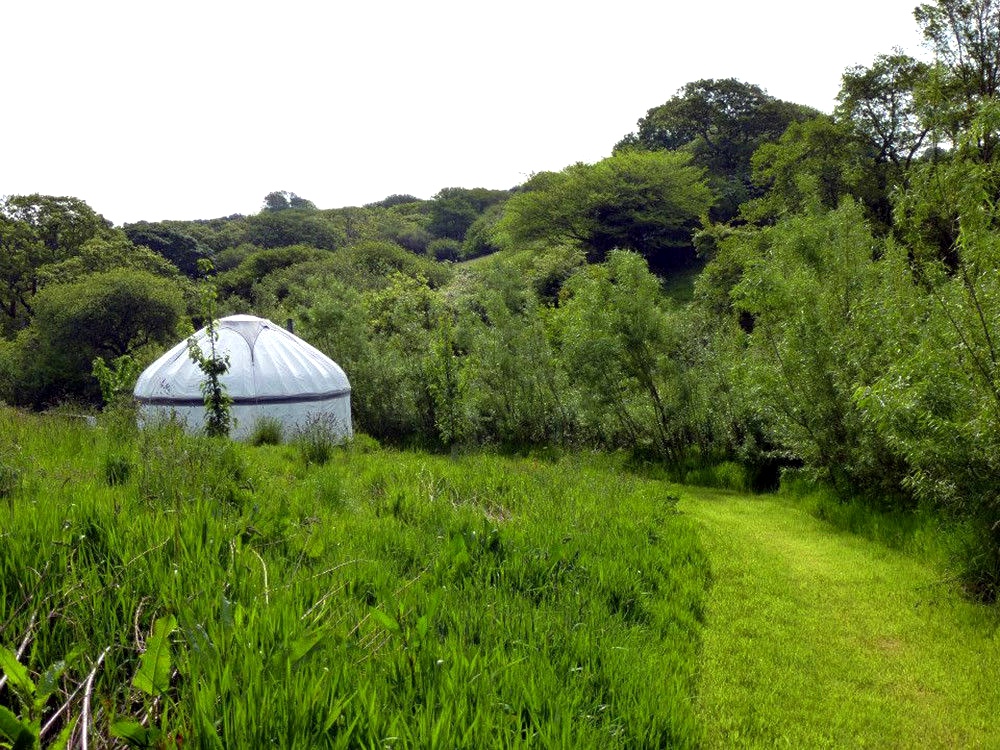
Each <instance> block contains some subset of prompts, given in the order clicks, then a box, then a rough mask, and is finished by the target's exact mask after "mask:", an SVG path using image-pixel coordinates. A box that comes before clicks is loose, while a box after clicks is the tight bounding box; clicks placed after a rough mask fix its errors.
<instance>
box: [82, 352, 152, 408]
mask: <svg viewBox="0 0 1000 750" xmlns="http://www.w3.org/2000/svg"><path fill="white" fill-rule="evenodd" d="M91 368H92V372H93V374H94V378H96V380H97V384H98V385H99V386H100V388H101V398H102V399H103V401H104V405H105V406H111V405H114V404H120V403H122V402H124V401H125V400H126V399H128V398H130V397H131V396H132V390H133V389H134V388H135V382H136V380H138V379H139V374H140V373H141V372H142V366H141V365H140V364H139V363H138V362H136V361H135V359H133V358H132V357H131V356H130V355H128V354H123V355H121V356H120V357H115V358H114V359H113V360H112V361H111V366H110V367H108V364H107V362H105V361H104V358H103V357H95V358H94V360H93V362H92V363H91Z"/></svg>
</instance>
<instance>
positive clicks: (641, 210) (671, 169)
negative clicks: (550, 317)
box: [498, 151, 715, 267]
mask: <svg viewBox="0 0 1000 750" xmlns="http://www.w3.org/2000/svg"><path fill="white" fill-rule="evenodd" d="M690 162H691V157H690V156H689V155H687V154H683V153H680V152H670V151H622V152H620V153H617V154H615V155H614V156H611V157H608V158H607V159H604V160H602V161H600V162H598V163H597V164H582V163H580V164H574V165H572V166H569V167H567V168H566V169H564V170H563V171H562V172H558V173H555V172H543V173H541V174H539V175H536V176H535V177H533V178H532V179H531V180H529V181H528V182H527V183H526V184H525V185H524V191H523V192H519V193H517V194H515V195H514V196H513V197H512V198H511V199H510V200H509V201H508V202H507V204H506V206H505V207H504V216H503V218H502V220H501V221H500V224H499V227H498V228H499V230H500V231H501V232H503V233H505V234H506V235H507V237H508V238H509V240H510V241H512V242H514V243H526V242H533V241H536V240H543V241H545V242H548V243H550V244H558V243H560V242H565V241H569V242H573V243H576V244H578V245H579V246H580V247H581V248H583V249H584V250H586V252H587V254H588V256H589V257H590V259H591V260H597V261H599V260H602V259H603V258H604V257H605V256H606V255H607V253H608V252H609V251H611V250H612V249H614V248H622V249H629V250H634V251H635V252H637V253H640V254H642V255H644V256H645V257H646V258H647V260H648V261H649V262H650V263H651V264H653V265H655V266H657V267H671V266H673V267H676V266H680V265H684V264H686V263H688V262H690V261H691V260H692V258H693V251H692V249H691V234H692V231H693V230H694V228H695V227H696V226H697V224H698V221H699V218H700V217H702V216H704V215H705V214H706V213H707V212H708V209H709V208H710V207H711V206H712V204H713V203H714V200H715V198H714V196H713V194H712V191H711V190H710V189H709V188H708V186H707V185H706V184H705V181H704V172H703V170H701V169H698V168H696V167H693V166H691V163H690Z"/></svg>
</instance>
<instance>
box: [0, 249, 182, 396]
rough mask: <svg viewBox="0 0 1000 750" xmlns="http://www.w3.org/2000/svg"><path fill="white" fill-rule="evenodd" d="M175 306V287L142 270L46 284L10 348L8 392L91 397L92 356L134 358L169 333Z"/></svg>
mask: <svg viewBox="0 0 1000 750" xmlns="http://www.w3.org/2000/svg"><path fill="white" fill-rule="evenodd" d="M182 310H183V300H182V297H181V294H180V292H179V290H178V289H177V288H176V287H175V286H173V285H172V284H169V283H164V281H163V279H160V278H157V277H155V276H152V275H150V274H148V273H146V272H143V271H134V270H128V269H123V270H119V271H108V272H105V273H95V274H90V275H87V276H84V277H83V278H82V279H80V280H79V281H76V282H73V283H70V284H57V285H53V286H50V287H47V288H46V289H44V290H43V291H42V292H39V294H38V295H37V297H36V300H35V315H34V318H33V320H32V322H31V325H30V326H29V327H28V328H27V329H25V330H24V331H22V332H21V334H20V335H19V337H18V339H17V341H16V345H15V347H14V349H13V350H12V352H11V353H12V357H13V360H14V362H13V365H14V368H13V369H14V373H15V380H14V383H13V387H12V389H11V396H12V399H13V400H14V402H15V403H21V404H33V405H35V406H39V405H42V404H46V403H52V402H55V401H58V400H62V399H65V398H68V397H75V398H81V399H85V400H87V401H90V402H93V403H97V402H99V400H100V393H99V392H98V390H97V385H98V384H97V381H96V380H95V379H94V378H93V377H91V373H92V371H93V364H92V363H93V360H94V359H95V358H96V357H112V358H116V359H117V358H120V357H123V356H133V357H134V356H136V355H138V354H139V353H140V352H142V351H143V349H144V348H145V347H147V346H150V345H153V344H158V343H160V342H163V341H166V340H169V339H170V338H171V337H172V336H173V335H174V332H175V330H176V327H177V324H178V322H179V320H180V317H181V312H182Z"/></svg>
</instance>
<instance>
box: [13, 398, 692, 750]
mask: <svg viewBox="0 0 1000 750" xmlns="http://www.w3.org/2000/svg"><path fill="white" fill-rule="evenodd" d="M0 456H3V457H4V458H3V462H4V467H5V472H6V473H5V476H8V477H15V478H16V481H13V480H8V481H7V482H6V484H5V487H7V489H6V490H5V495H4V496H2V497H0V514H2V517H3V523H2V524H0V647H2V648H0V664H4V665H5V667H4V671H5V674H9V675H14V676H13V677H12V678H11V679H10V680H8V683H7V685H5V686H4V687H3V688H0V738H2V737H3V736H4V732H5V731H7V732H8V741H9V742H10V743H11V744H13V742H14V740H12V739H10V734H9V732H15V730H16V731H22V730H17V729H16V727H18V726H20V727H23V731H25V732H28V734H29V735H31V736H35V737H37V735H38V733H39V732H41V733H42V734H43V738H42V740H43V744H45V745H47V744H48V743H49V742H51V741H53V740H54V739H55V738H56V736H57V735H59V734H60V733H62V739H67V738H71V737H72V738H75V741H77V742H78V740H79V739H80V737H81V735H83V734H84V733H86V734H88V735H89V736H90V737H91V739H92V740H98V743H97V744H98V746H110V745H114V744H115V743H117V746H121V745H122V744H123V743H124V741H125V738H128V741H129V743H130V744H131V745H132V746H140V747H141V746H149V747H155V746H161V745H164V744H166V745H169V746H173V745H179V744H180V741H181V740H180V738H184V740H183V741H184V743H185V745H186V746H191V747H237V746H241V747H262V746H281V747H359V748H360V747H365V748H367V747H379V748H383V747H441V748H455V747H584V748H585V747H593V748H615V747H620V748H626V747H627V748H636V747H638V748H642V747H664V746H674V747H686V746H696V745H697V744H698V743H699V741H700V725H699V721H698V718H697V716H696V714H695V709H694V690H695V684H696V678H697V674H696V671H697V655H698V650H699V632H700V625H699V621H700V617H701V612H702V603H703V600H704V595H705V587H706V585H707V576H706V572H705V571H706V569H707V566H706V565H705V561H704V558H703V556H702V554H701V551H700V547H699V544H698V540H697V538H696V535H695V533H694V531H693V530H692V527H691V524H690V523H689V522H688V521H687V520H685V519H684V518H683V517H682V516H680V515H678V514H677V513H676V511H675V502H674V500H673V499H672V498H671V497H670V496H669V494H668V493H667V491H666V489H665V485H664V484H663V483H662V482H658V481H653V480H644V479H640V478H637V477H634V476H631V475H628V474H626V473H624V472H622V471H618V470H614V469H612V468H610V467H604V468H601V469H597V468H593V467H591V466H589V465H588V462H587V460H586V459H585V458H583V457H572V456H571V457H568V458H564V459H560V460H559V461H557V462H542V461H538V460H534V459H521V460H512V459H502V458H497V457H490V456H467V457H457V458H444V457H435V456H430V455H424V454H420V453H411V452H396V451H391V450H383V449H379V448H377V447H374V446H372V445H371V444H363V445H362V448H361V449H357V450H356V449H354V448H352V447H348V448H346V449H345V448H337V449H333V450H332V451H331V452H330V454H329V455H328V456H327V457H326V461H325V462H318V461H315V460H306V457H304V454H303V452H302V450H301V449H300V447H299V446H296V445H277V446H270V445H264V446H261V447H251V446H246V445H238V444H233V443H229V442H226V441H218V440H208V439H197V438H190V437H187V436H184V435H183V434H181V433H180V432H179V431H178V430H176V429H173V428H171V427H170V426H169V425H167V426H164V427H163V428H160V429H155V430H149V431H147V432H144V433H137V432H135V430H134V429H133V428H132V426H131V423H130V422H129V421H128V420H126V419H121V418H119V417H112V418H108V419H102V421H101V422H100V423H99V425H98V427H97V428H89V427H87V426H86V424H85V423H83V422H81V421H79V420H76V421H72V420H67V419H63V418H58V417H39V416H29V415H23V414H20V413H17V412H14V411H11V410H2V409H0ZM125 467H128V468H125ZM22 646H23V648H22ZM16 652H19V654H18V653H16ZM15 656H17V659H16V660H14V657H15ZM18 664H20V665H21V666H20V667H19V666H17V665H18ZM90 676H93V682H92V685H91V687H89V688H88V677H90ZM85 704H86V710H85ZM4 711H6V713H4ZM85 714H87V718H86V719H84V715H85ZM12 721H13V722H16V724H11V722H12ZM5 727H6V729H5ZM11 727H15V728H14V729H11ZM32 733H33V734H32ZM26 736H27V735H26ZM115 738H117V739H115ZM22 739H23V738H22ZM3 744H4V743H3V741H2V740H0V746H2V745H3Z"/></svg>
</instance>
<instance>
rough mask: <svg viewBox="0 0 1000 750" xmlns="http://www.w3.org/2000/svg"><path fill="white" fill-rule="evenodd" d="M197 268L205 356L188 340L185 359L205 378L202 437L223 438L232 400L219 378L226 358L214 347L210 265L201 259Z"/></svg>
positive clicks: (213, 292)
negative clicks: (204, 435) (206, 352)
mask: <svg viewBox="0 0 1000 750" xmlns="http://www.w3.org/2000/svg"><path fill="white" fill-rule="evenodd" d="M198 268H199V270H200V271H201V272H202V274H203V275H204V276H205V279H204V282H203V283H202V287H201V294H200V296H201V308H202V315H203V316H204V318H205V320H206V323H205V339H206V340H207V341H208V354H205V353H204V352H203V351H202V349H201V345H200V344H199V343H198V340H197V339H196V338H195V337H194V336H191V337H190V338H189V339H188V357H189V358H190V359H191V361H192V362H194V364H195V365H197V367H198V369H199V370H201V371H202V372H203V373H204V374H205V378H204V380H202V382H201V393H202V395H203V396H204V399H205V434H206V435H208V436H209V437H226V436H228V435H229V428H230V409H229V407H230V405H231V404H232V402H233V401H232V398H231V397H230V396H229V395H228V394H227V393H226V387H225V385H224V384H223V382H222V376H223V375H225V374H226V372H228V371H229V355H228V354H219V352H218V351H217V349H216V345H217V344H218V340H219V333H218V330H217V328H218V321H217V320H216V319H215V305H216V295H217V292H216V288H215V284H214V283H212V282H211V281H210V280H209V278H208V276H209V274H211V273H212V270H213V268H212V262H211V261H210V260H208V259H202V260H200V261H199V262H198Z"/></svg>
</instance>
